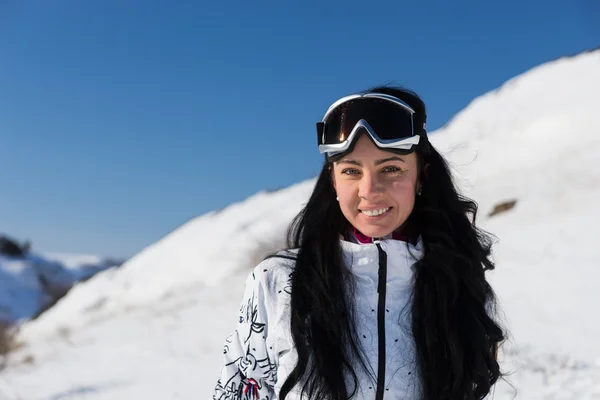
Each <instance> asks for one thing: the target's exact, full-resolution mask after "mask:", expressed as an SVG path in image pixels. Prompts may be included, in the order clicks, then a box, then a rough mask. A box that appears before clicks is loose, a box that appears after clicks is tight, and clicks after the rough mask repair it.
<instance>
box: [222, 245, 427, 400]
mask: <svg viewBox="0 0 600 400" xmlns="http://www.w3.org/2000/svg"><path fill="white" fill-rule="evenodd" d="M341 245H342V250H343V254H344V259H345V261H346V263H347V265H349V266H351V270H352V272H353V273H354V274H355V276H356V282H357V292H356V298H355V303H356V310H357V323H358V330H357V332H358V336H359V340H360V344H361V345H362V346H363V349H364V350H365V354H366V357H367V362H368V364H369V367H370V370H371V375H369V374H368V373H365V372H364V371H362V369H361V368H358V367H357V368H355V370H356V372H357V374H358V378H359V383H358V385H359V386H358V388H357V395H356V396H355V397H354V398H356V399H377V400H379V399H384V398H385V399H404V400H410V399H417V398H418V397H419V386H418V382H419V377H418V371H417V368H416V361H415V348H414V340H413V336H412V332H411V322H410V305H409V301H410V295H411V291H412V288H413V284H414V282H413V265H414V263H415V262H416V260H418V259H420V258H421V257H422V255H423V244H422V242H421V241H419V242H418V243H417V245H411V244H408V243H407V242H404V241H400V240H394V239H386V240H382V241H380V242H377V243H369V244H359V243H352V242H349V241H346V240H342V241H341ZM293 268H294V261H293V260H286V259H282V258H278V257H275V258H269V259H267V260H265V261H263V262H262V263H261V264H259V265H258V266H257V267H256V268H255V269H254V271H253V272H252V273H251V274H250V275H249V276H248V279H247V281H246V289H245V291H244V295H243V300H242V304H241V308H240V314H239V316H238V318H239V319H238V321H237V328H236V329H235V331H234V332H233V333H232V334H231V335H230V336H229V337H228V338H227V339H226V341H225V347H224V351H223V355H224V363H223V365H222V367H221V371H220V377H219V378H218V382H217V384H216V387H215V390H214V394H213V399H215V400H238V399H244V400H246V399H248V400H249V399H260V400H273V399H277V398H278V395H279V390H280V389H281V386H282V385H283V383H284V381H285V380H286V378H287V376H288V374H289V373H290V372H291V370H292V369H293V367H294V365H295V361H296V357H297V355H296V352H295V350H294V345H293V341H292V338H291V334H290V329H289V324H290V306H289V305H290V286H289V285H290V273H291V272H292V271H293ZM384 282H385V284H383V283H384ZM378 286H379V287H378ZM378 289H379V290H378ZM383 349H385V351H380V350H383ZM371 376H373V377H375V378H376V379H375V380H373V379H372V378H371ZM350 382H351V381H350V380H348V383H350ZM287 398H288V399H290V400H296V399H300V395H299V388H298V387H296V388H295V389H294V391H292V392H291V393H290V395H288V397H287ZM305 398H306V397H305Z"/></svg>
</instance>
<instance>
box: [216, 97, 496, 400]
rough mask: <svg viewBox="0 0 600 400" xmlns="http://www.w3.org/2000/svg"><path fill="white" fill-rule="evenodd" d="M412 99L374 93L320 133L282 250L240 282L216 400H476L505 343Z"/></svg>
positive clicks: (484, 252)
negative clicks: (316, 161) (311, 175)
mask: <svg viewBox="0 0 600 400" xmlns="http://www.w3.org/2000/svg"><path fill="white" fill-rule="evenodd" d="M425 121H426V111H425V105H424V103H423V102H422V101H421V100H420V99H419V97H418V96H417V95H416V94H414V93H412V92H410V91H407V90H404V89H401V88H389V87H378V88H375V89H373V90H369V91H367V92H365V93H360V94H356V95H352V96H347V97H344V98H342V99H340V100H338V101H336V102H335V103H333V105H332V106H331V107H330V108H329V110H328V111H327V112H326V113H325V116H324V117H323V119H322V120H321V121H320V122H318V123H317V137H318V144H319V149H320V151H321V153H323V154H324V155H325V162H324V164H323V168H322V170H321V174H320V176H319V178H318V180H317V182H316V185H315V188H314V191H313V193H312V195H311V197H310V199H309V201H308V203H307V204H306V207H305V208H304V209H303V210H302V211H301V212H300V214H299V215H298V216H297V217H296V219H295V220H294V221H293V223H292V225H291V226H290V232H289V239H288V241H289V249H287V250H285V251H282V252H279V253H277V254H275V255H274V256H272V257H269V258H267V259H266V260H264V261H263V262H262V263H260V264H259V265H258V266H257V267H256V268H255V269H254V271H253V272H252V274H251V275H250V276H249V277H248V280H247V282H246V290H245V293H244V295H243V300H242V306H241V309H240V311H241V313H240V315H239V320H238V324H237V327H236V329H235V331H234V332H233V333H232V334H231V336H229V337H228V338H227V340H226V345H225V351H224V365H223V367H222V368H221V373H220V377H219V379H218V382H217V385H216V388H215V392H214V399H276V398H280V399H300V398H302V397H304V398H308V399H335V400H342V399H348V398H355V399H373V398H375V399H377V400H379V399H383V398H402V399H414V400H417V399H418V400H440V399H447V400H455V399H456V400H465V399H469V400H471V399H483V398H484V397H486V396H487V395H488V394H489V393H490V391H491V388H492V386H493V385H494V384H495V383H496V381H497V380H498V379H499V378H500V377H501V372H500V367H499V364H498V361H497V357H496V355H497V350H498V346H499V344H500V343H501V342H502V341H503V340H504V337H505V333H504V331H503V329H502V328H501V326H500V325H499V324H498V322H497V320H496V316H495V314H494V309H495V307H494V305H495V296H494V293H493V291H492V288H491V287H490V285H489V284H488V282H487V280H486V277H485V271H486V270H490V269H493V268H494V264H493V263H492V261H491V260H490V259H489V256H490V253H491V238H490V237H489V236H488V235H487V234H486V233H485V232H482V231H480V230H479V229H478V228H477V227H476V226H475V217H476V214H477V205H476V203H475V202H473V201H472V200H469V199H466V198H464V197H463V196H461V195H460V194H459V193H458V192H457V190H456V188H455V186H454V183H453V181H452V177H451V174H450V171H449V168H448V166H447V163H446V161H445V160H444V158H443V157H442V156H441V155H440V154H439V153H438V152H437V151H436V149H435V148H434V147H433V146H432V145H431V144H430V143H429V140H428V138H427V133H426V130H425Z"/></svg>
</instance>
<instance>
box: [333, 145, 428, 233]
mask: <svg viewBox="0 0 600 400" xmlns="http://www.w3.org/2000/svg"><path fill="white" fill-rule="evenodd" d="M332 178H333V184H334V187H335V190H336V192H337V195H338V197H339V203H340V208H341V210H342V213H343V214H344V216H345V217H346V219H347V220H348V221H349V222H350V223H351V224H352V225H353V226H354V227H355V228H356V229H358V230H359V231H360V232H362V233H363V234H365V235H367V236H370V237H384V236H386V235H388V234H390V233H392V232H393V231H395V230H396V229H398V228H399V227H400V226H401V225H402V224H403V223H404V222H405V221H406V219H407V218H408V216H409V215H410V213H411V212H412V210H413V206H414V204H415V195H416V191H417V189H418V188H419V186H418V185H419V184H418V183H417V178H418V173H417V155H416V153H415V152H413V153H411V154H409V155H398V154H395V153H391V152H388V151H384V150H381V149H379V148H378V147H377V146H376V145H375V144H374V143H373V142H372V141H371V140H370V139H369V137H368V136H367V135H361V136H360V138H359V139H358V142H357V143H356V145H355V146H354V150H353V151H352V152H351V153H349V154H347V155H346V156H345V157H343V158H342V159H340V160H339V161H337V162H334V164H333V171H332Z"/></svg>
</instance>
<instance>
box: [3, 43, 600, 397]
mask: <svg viewBox="0 0 600 400" xmlns="http://www.w3.org/2000/svg"><path fill="white" fill-rule="evenodd" d="M597 93H600V51H595V52H591V53H585V54H581V55H578V56H576V57H572V58H564V59H560V60H556V61H553V62H550V63H548V64H545V65H542V66H539V67H538V68H535V69H533V70H531V71H528V72H527V73H525V74H522V75H520V76H518V77H515V78H514V79H512V80H511V81H509V82H507V83H506V84H505V85H503V86H502V87H501V88H499V89H498V90H496V91H493V92H490V93H487V94H485V95H483V96H481V97H479V98H477V99H475V100H474V101H473V102H472V104H470V105H469V106H468V107H467V108H466V109H465V110H463V111H462V112H461V113H459V114H458V115H457V116H456V117H455V118H454V119H453V120H452V121H451V122H450V123H449V124H448V125H447V126H446V127H444V128H443V129H440V130H438V131H437V132H434V133H433V134H432V138H431V140H432V142H433V144H434V145H435V146H436V147H437V148H438V149H439V150H440V151H442V152H443V153H444V154H445V155H446V156H448V157H449V158H450V160H451V162H452V163H453V165H454V166H455V170H456V174H457V179H458V182H459V184H460V185H461V187H462V188H463V190H464V192H465V193H466V194H467V195H468V196H470V197H473V198H474V199H475V200H476V201H477V202H478V203H479V204H480V215H479V219H478V220H479V224H480V226H482V227H483V228H484V229H486V230H488V231H490V232H492V233H493V234H495V235H496V236H497V237H498V240H499V241H498V244H497V246H496V248H495V254H494V257H495V261H496V263H497V270H496V271H494V272H492V273H491V274H490V279H491V281H492V284H493V285H494V288H495V290H496V292H497V293H498V295H499V297H500V301H501V306H502V309H503V311H504V313H505V315H506V323H507V324H508V328H509V329H510V332H511V335H512V336H511V341H510V342H509V343H508V344H507V346H506V347H505V349H504V352H503V354H502V359H503V360H504V361H505V362H504V364H503V365H504V368H505V369H506V370H509V372H510V371H514V375H512V376H510V377H509V378H508V381H509V382H510V384H512V385H514V386H515V387H516V388H517V391H518V392H517V397H516V398H517V399H519V398H520V399H527V400H529V399H577V400H580V399H593V398H599V397H600V341H598V340H597V339H598V337H600V322H598V318H597V317H594V306H597V305H598V304H600V294H599V292H598V291H597V290H595V285H596V282H597V281H598V280H599V278H600V272H599V270H598V269H597V268H595V267H596V265H597V263H598V262H597V261H596V260H598V259H599V258H600V248H599V247H598V246H597V244H596V242H597V239H598V237H599V236H598V234H597V232H596V231H597V229H596V227H597V226H600V210H599V209H598V207H597V205H598V204H600V170H599V169H598V168H597V163H598V160H600V115H599V114H598V112H597V109H598V104H600V96H599V95H598V94H597ZM429 112H430V113H434V112H435V110H430V111H429ZM313 184H314V181H312V180H310V181H306V182H302V183H299V184H296V185H294V186H291V187H290V188H288V189H285V190H281V191H278V192H274V193H259V194H257V195H255V196H253V197H251V198H249V199H248V200H246V201H244V202H241V203H238V204H234V205H231V206H229V207H227V208H225V209H223V210H220V211H219V212H213V213H209V214H207V215H204V216H201V217H198V218H196V219H194V220H192V221H190V222H188V223H187V224H185V225H183V226H182V227H180V228H179V229H177V230H175V231H174V232H172V233H171V234H170V235H168V236H166V237H165V238H163V239H162V240H161V241H159V242H157V243H156V244H154V245H153V246H151V247H149V248H147V249H145V250H144V251H142V252H141V253H140V254H138V255H137V256H135V257H134V258H132V259H131V260H129V261H128V262H127V263H125V264H124V265H123V266H122V267H121V268H119V269H112V270H108V271H105V272H102V273H99V274H98V275H96V276H94V277H93V278H92V279H90V280H89V281H87V282H85V283H83V284H81V285H78V286H76V287H75V288H74V289H73V290H72V291H71V292H70V293H69V294H68V296H66V297H65V298H63V299H62V300H61V301H60V302H59V303H58V304H57V305H56V306H55V307H54V308H52V309H51V310H49V311H48V312H47V313H45V314H44V315H42V316H41V317H40V318H39V319H37V320H36V321H33V322H31V323H29V324H26V325H25V326H24V329H23V331H22V333H21V335H20V340H23V341H24V342H25V344H26V345H25V347H23V348H22V349H21V350H19V351H18V352H16V353H15V354H14V355H13V358H12V359H11V363H10V365H9V367H8V369H7V370H6V371H4V372H3V373H2V374H1V375H0V399H2V396H3V395H4V396H5V397H6V398H7V399H18V398H23V399H30V398H31V399H48V400H49V399H68V400H72V399H84V398H85V399H111V400H112V399H132V398H144V399H173V398H180V399H198V398H202V399H204V398H209V396H210V393H211V390H212V388H213V386H214V383H215V381H216V377H217V374H218V369H219V368H220V362H221V349H222V345H223V341H224V338H225V337H226V335H227V334H229V332H230V331H231V330H232V329H233V326H234V324H235V321H234V318H235V317H236V315H237V314H236V312H237V309H238V307H239V304H238V303H239V300H240V298H241V293H242V292H241V291H242V289H243V280H244V278H245V277H246V275H247V273H248V271H249V268H251V267H252V266H253V265H254V264H255V263H256V262H258V260H259V259H260V257H262V256H263V255H264V254H265V253H266V252H269V251H273V250H275V249H276V248H278V247H279V246H281V245H283V235H284V232H285V230H286V228H287V225H288V223H289V221H290V220H291V218H292V217H293V216H294V215H295V214H296V213H297V212H298V211H299V210H300V209H301V207H302V206H303V204H304V202H305V201H306V200H307V198H308V195H309V194H310V192H311V189H312V186H313ZM506 201H516V203H514V207H513V208H512V209H509V210H508V211H505V212H503V213H499V214H497V215H494V216H489V214H490V212H491V211H492V210H493V209H494V208H495V207H496V206H497V205H498V204H500V203H503V202H506ZM514 395H515V394H514V392H513V390H512V388H511V387H510V385H508V384H506V383H502V384H500V385H499V386H498V389H497V391H496V393H495V397H494V398H496V399H512V398H513V397H514Z"/></svg>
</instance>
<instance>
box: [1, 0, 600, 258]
mask: <svg viewBox="0 0 600 400" xmlns="http://www.w3.org/2000/svg"><path fill="white" fill-rule="evenodd" d="M206 3H207V4H206V5H203V4H202V2H192V1H181V2H172V1H141V0H140V1H134V0H130V1H122V0H103V1H80V0H70V1H67V0H59V1H52V2H49V1H42V0H38V1H17V0H4V1H1V2H0V162H1V163H2V167H1V168H0V182H2V186H1V189H0V233H1V232H3V233H6V234H8V235H11V236H13V237H16V238H17V239H19V240H25V239H30V240H31V241H32V243H33V247H34V249H36V250H39V251H65V252H82V253H93V254H100V255H109V256H118V257H128V256H131V255H133V254H135V253H136V252H138V251H140V250H141V249H142V248H143V247H145V246H147V245H149V244H151V243H153V242H155V241H156V240H158V239H160V238H161V237H163V236H164V235H165V234H167V233H169V232H170V231H172V230H173V229H175V228H176V227H177V226H179V225H181V224H182V223H184V222H185V221H187V220H189V219H190V218H193V217H195V216H198V215H201V214H203V213H205V212H208V211H210V210H213V209H216V208H221V207H223V206H225V205H227V204H229V203H232V202H236V201H240V200H243V199H245V198H246V197H248V196H250V195H252V194H254V193H256V192H257V191H259V190H262V189H275V188H280V187H285V186H289V185H291V184H293V183H296V182H299V181H302V180H304V179H307V178H310V177H313V176H314V175H315V174H316V173H317V172H318V171H319V169H320V165H321V160H322V159H321V156H320V155H319V154H318V151H317V148H316V139H315V129H314V126H315V125H314V124H315V122H316V121H317V120H318V119H319V118H320V117H321V116H322V114H323V113H324V111H325V109H326V108H327V107H328V105H329V104H330V103H331V102H332V101H334V100H336V99H337V98H338V97H341V96H343V95H346V94H349V93H352V92H354V91H359V90H363V89H365V88H368V87H371V86H373V85H376V84H381V83H390V82H391V83H398V84H402V85H404V86H408V87H410V88H412V89H414V90H415V91H417V92H418V93H419V94H420V95H421V96H422V97H423V98H424V100H425V101H426V103H427V105H428V114H429V120H428V127H429V129H430V130H432V129H435V128H438V127H439V126H441V125H443V124H444V123H445V122H446V121H448V119H450V118H451V117H452V115H454V114H455V113H456V112H458V111H460V110H461V109H462V108H464V107H465V106H466V105H468V103H469V102H470V101H471V100H472V99H473V98H474V97H476V96H478V95H481V94H483V93H485V92H487V91H489V90H492V89H494V88H496V87H497V86H499V85H501V84H502V83H503V82H504V81H506V80H507V79H510V78H511V77H513V76H515V75H517V74H520V73H522V72H525V71H527V70H528V69H530V68H531V67H534V66H536V65H538V64H540V63H543V62H546V61H549V60H552V59H554V58H557V57H560V56H563V55H570V54H573V53H577V52H579V51H582V50H585V49H588V48H591V47H595V46H598V45H600V27H599V26H598V25H597V16H598V15H600V6H599V5H598V4H599V3H598V2H595V1H592V0H582V1H577V0H576V1H572V2H564V1H561V2H559V1H529V2H523V1H516V0H506V1H503V2H481V1H462V2H461V1H458V2H454V1H453V2H441V1H440V2H435V1H432V2H416V1H413V2H399V1H396V2H391V1H390V2H377V1H375V2H352V1H344V2H339V1H329V2H321V1H319V2H317V1H305V2H295V3H294V5H289V4H291V3H292V2H260V1H254V2H248V1H239V2H211V4H210V5H209V4H208V2H206ZM285 3H287V4H285ZM322 3H326V4H322ZM549 84H551V82H549ZM206 234H207V235H210V234H211V232H206ZM224 239H226V238H224ZM232 247H235V243H232Z"/></svg>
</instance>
